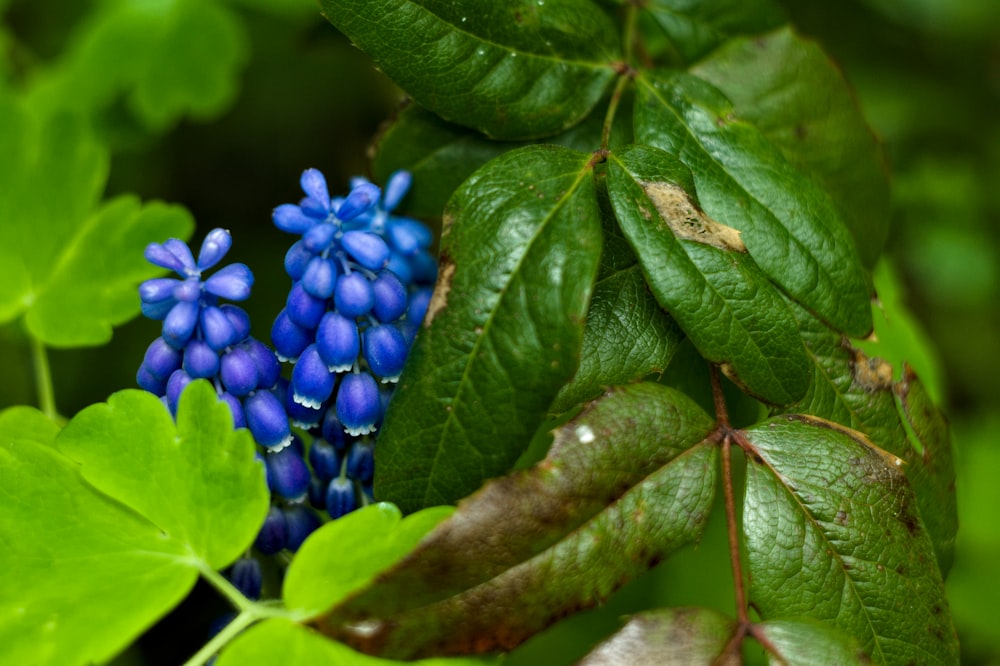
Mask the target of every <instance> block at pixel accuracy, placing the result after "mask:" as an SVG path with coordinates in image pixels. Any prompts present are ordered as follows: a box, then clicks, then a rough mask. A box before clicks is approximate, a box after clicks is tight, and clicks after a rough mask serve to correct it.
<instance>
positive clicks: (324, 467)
mask: <svg viewBox="0 0 1000 666" xmlns="http://www.w3.org/2000/svg"><path fill="white" fill-rule="evenodd" d="M341 462H342V461H341V459H340V455H339V454H338V453H337V449H336V447H334V446H333V444H331V443H330V442H328V441H326V440H325V439H314V440H313V442H312V444H311V445H310V446H309V464H310V465H312V469H313V473H315V474H316V476H318V477H319V478H320V479H322V480H324V481H329V480H330V479H332V478H333V477H335V476H337V475H338V474H340V464H341Z"/></svg>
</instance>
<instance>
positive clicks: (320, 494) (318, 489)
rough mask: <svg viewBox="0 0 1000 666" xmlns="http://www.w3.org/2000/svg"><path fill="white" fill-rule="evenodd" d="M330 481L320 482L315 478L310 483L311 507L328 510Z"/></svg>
mask: <svg viewBox="0 0 1000 666" xmlns="http://www.w3.org/2000/svg"><path fill="white" fill-rule="evenodd" d="M329 484H330V481H329V479H326V480H320V479H318V478H316V477H315V476H314V477H313V478H312V479H311V480H310V481H309V505H310V506H312V508H314V509H318V510H319V511H322V510H324V509H325V508H326V487H327V486H328V485H329Z"/></svg>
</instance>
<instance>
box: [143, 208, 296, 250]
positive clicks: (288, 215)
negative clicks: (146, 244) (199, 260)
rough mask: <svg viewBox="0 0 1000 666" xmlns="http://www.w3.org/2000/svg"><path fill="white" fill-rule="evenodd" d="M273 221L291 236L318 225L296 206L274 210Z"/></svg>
mask: <svg viewBox="0 0 1000 666" xmlns="http://www.w3.org/2000/svg"><path fill="white" fill-rule="evenodd" d="M271 220H272V221H274V226H276V227H278V228H279V229H281V230H282V231H287V232H288V233H290V234H304V233H305V232H306V231H308V230H309V228H310V227H312V226H313V225H314V224H316V219H315V218H313V217H310V216H308V215H306V214H305V213H304V212H303V211H302V209H301V208H299V207H298V206H296V205H295V204H281V205H280V206H278V207H277V208H275V209H274V212H273V213H272V214H271ZM147 258H148V257H147ZM150 261H152V260H150Z"/></svg>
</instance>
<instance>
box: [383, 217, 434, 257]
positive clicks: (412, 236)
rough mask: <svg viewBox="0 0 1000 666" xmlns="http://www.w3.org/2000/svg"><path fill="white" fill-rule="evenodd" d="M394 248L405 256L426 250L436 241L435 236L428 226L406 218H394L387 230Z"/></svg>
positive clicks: (386, 232) (386, 233)
mask: <svg viewBox="0 0 1000 666" xmlns="http://www.w3.org/2000/svg"><path fill="white" fill-rule="evenodd" d="M385 235H386V237H387V238H388V239H389V243H390V244H391V245H392V248H393V249H394V250H396V252H399V253H400V254H402V255H404V256H407V257H409V256H412V255H414V254H416V253H417V252H419V251H420V250H426V249H427V248H428V247H430V245H431V243H432V242H433V241H434V234H433V233H432V232H431V230H430V229H428V228H427V226H426V225H424V224H422V223H421V222H417V221H416V220H411V219H409V218H406V217H394V218H392V219H391V220H390V221H389V224H388V226H387V227H386V230H385Z"/></svg>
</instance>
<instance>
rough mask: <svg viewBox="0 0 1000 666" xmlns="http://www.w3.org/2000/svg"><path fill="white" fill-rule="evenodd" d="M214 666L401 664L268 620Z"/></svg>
mask: <svg viewBox="0 0 1000 666" xmlns="http://www.w3.org/2000/svg"><path fill="white" fill-rule="evenodd" d="M296 557H297V556H296ZM217 663H218V666H246V664H328V665H329V666H393V665H396V664H402V663H403V662H399V661H392V660H389V659H380V658H378V657H370V656H368V655H366V654H361V653H359V652H355V651H354V650H352V649H351V648H349V647H347V646H346V645H344V644H343V643H336V642H334V641H331V640H327V639H326V638H324V637H322V636H320V635H319V634H317V633H316V632H314V631H310V630H309V629H307V628H306V627H303V626H302V625H301V624H296V623H294V622H289V621H288V620H281V619H272V620H266V621H264V622H261V623H259V624H256V625H254V626H252V627H250V628H249V629H247V630H246V631H244V632H243V633H242V634H240V635H239V636H238V637H237V638H236V640H234V641H233V642H232V643H230V644H229V645H227V646H226V648H225V649H224V650H223V651H222V654H220V655H219V660H218V662H217ZM405 663H407V664H411V665H412V666H488V665H489V664H496V663H499V658H497V657H462V658H459V659H423V660H420V661H412V662H405Z"/></svg>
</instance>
